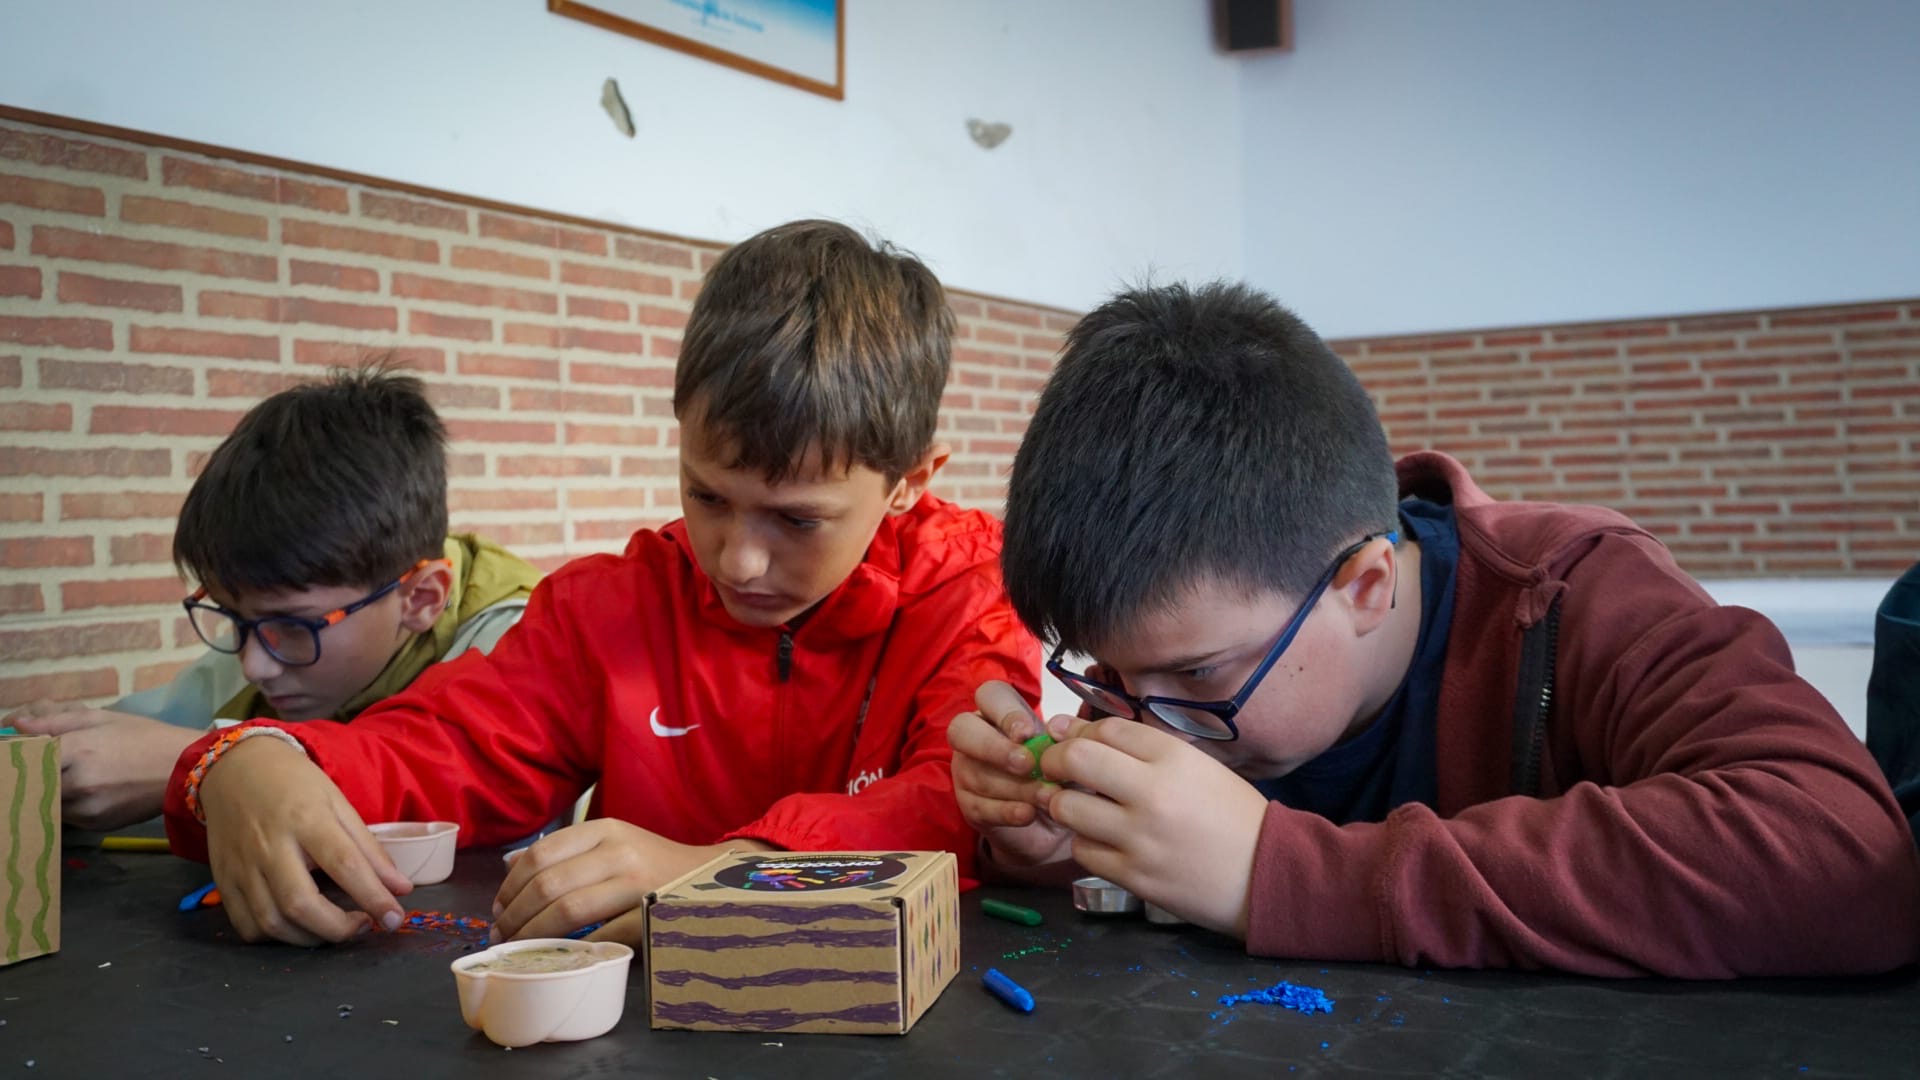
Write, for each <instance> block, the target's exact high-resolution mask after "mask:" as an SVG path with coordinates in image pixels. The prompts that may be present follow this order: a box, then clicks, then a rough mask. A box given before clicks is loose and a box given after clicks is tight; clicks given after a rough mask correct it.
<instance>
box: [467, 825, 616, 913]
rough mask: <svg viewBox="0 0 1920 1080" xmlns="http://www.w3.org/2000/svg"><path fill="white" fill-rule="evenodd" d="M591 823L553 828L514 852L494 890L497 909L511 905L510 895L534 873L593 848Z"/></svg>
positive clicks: (595, 831) (596, 832)
mask: <svg viewBox="0 0 1920 1080" xmlns="http://www.w3.org/2000/svg"><path fill="white" fill-rule="evenodd" d="M595 824H596V823H595V822H591V821H586V822H582V823H580V824H578V825H569V826H567V827H566V828H564V829H556V830H554V831H553V832H551V833H548V834H547V835H546V836H543V837H541V838H540V839H538V840H535V841H534V842H533V843H531V844H528V845H527V846H526V847H523V848H521V849H520V850H519V851H517V852H514V853H513V858H512V859H511V860H509V861H508V863H507V876H506V877H505V878H504V879H503V880H502V881H501V882H500V889H499V891H497V892H496V893H494V897H493V898H494V903H496V904H497V905H499V906H500V907H501V908H507V907H510V906H512V904H513V901H514V898H515V897H517V896H519V895H520V892H521V890H522V889H525V888H526V887H527V882H529V881H532V880H533V879H534V877H535V876H536V875H538V874H540V873H541V872H542V871H544V870H547V869H549V868H551V867H555V866H558V865H560V864H561V863H564V862H566V861H567V860H569V859H574V858H578V857H579V856H581V855H584V854H586V853H587V852H589V851H591V850H593V848H594V846H595V845H597V844H598V843H599V842H600V836H599V830H598V829H596V828H595V827H594V826H595ZM496 917H497V916H496Z"/></svg>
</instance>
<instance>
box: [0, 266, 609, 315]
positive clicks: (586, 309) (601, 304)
mask: <svg viewBox="0 0 1920 1080" xmlns="http://www.w3.org/2000/svg"><path fill="white" fill-rule="evenodd" d="M31 272H32V273H33V274H34V281H35V282H36V284H37V283H38V281H39V273H40V272H39V271H38V270H34V271H31ZM36 295H37V294H36ZM567 317H568V318H586V319H606V320H608V321H609V322H628V321H630V320H631V319H632V318H633V309H632V308H630V307H628V306H627V305H626V304H623V303H621V302H620V301H618V300H600V299H596V298H594V297H591V296H569V297H567Z"/></svg>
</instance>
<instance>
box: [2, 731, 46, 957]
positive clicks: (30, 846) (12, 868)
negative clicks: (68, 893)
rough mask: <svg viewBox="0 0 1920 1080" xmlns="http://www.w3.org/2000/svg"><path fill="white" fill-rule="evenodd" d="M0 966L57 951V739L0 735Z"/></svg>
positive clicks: (38, 736) (43, 736)
mask: <svg viewBox="0 0 1920 1080" xmlns="http://www.w3.org/2000/svg"><path fill="white" fill-rule="evenodd" d="M0 809H4V810H5V812H6V815H7V819H6V830H5V831H4V832H0V966H4V965H7V964H12V963H16V962H18V961H21V960H31V959H33V958H34V957H36V956H45V955H47V954H49V953H54V952H58V951H60V743H59V741H58V740H57V739H53V738H50V737H48V736H45V735H0Z"/></svg>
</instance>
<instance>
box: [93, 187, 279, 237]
mask: <svg viewBox="0 0 1920 1080" xmlns="http://www.w3.org/2000/svg"><path fill="white" fill-rule="evenodd" d="M120 220H122V221H128V222H132V223H133V224H135V225H161V226H165V227H167V228H172V229H189V230H192V231H193V232H204V233H216V234H218V235H221V236H238V237H242V238H244V239H248V240H265V239H266V238H267V219H266V218H264V217H262V216H260V215H259V214H242V213H239V212H237V211H233V210H222V209H219V208H218V207H213V206H200V205H198V204H195V203H187V202H178V201H176V200H173V199H155V198H150V197H148V196H145V195H127V196H125V197H123V198H122V199H121V200H120Z"/></svg>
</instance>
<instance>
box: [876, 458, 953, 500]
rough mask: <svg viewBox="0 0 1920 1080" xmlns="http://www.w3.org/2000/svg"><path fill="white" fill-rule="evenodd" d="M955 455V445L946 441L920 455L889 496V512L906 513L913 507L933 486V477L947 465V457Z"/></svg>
mask: <svg viewBox="0 0 1920 1080" xmlns="http://www.w3.org/2000/svg"><path fill="white" fill-rule="evenodd" d="M952 456H953V447H951V446H948V445H947V444H946V443H940V442H937V443H934V444H933V445H932V446H929V447H927V452H926V453H924V454H922V455H920V460H919V461H917V462H915V463H914V465H913V468H911V469H908V470H907V472H906V475H904V476H902V477H901V478H900V482H899V483H897V484H895V485H893V494H892V495H891V496H889V497H888V498H887V513H889V514H904V513H906V512H907V511H909V510H911V509H913V504H914V503H917V502H919V501H920V496H922V495H925V494H926V493H927V489H928V488H929V487H932V486H933V478H934V477H936V476H938V475H940V470H941V469H944V468H946V467H947V459H948V458H950V457H952Z"/></svg>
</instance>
